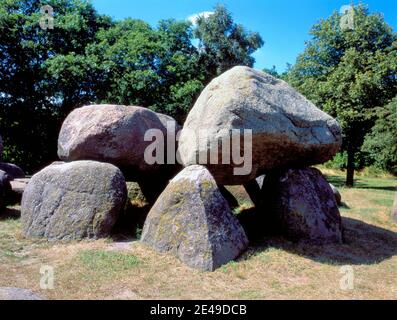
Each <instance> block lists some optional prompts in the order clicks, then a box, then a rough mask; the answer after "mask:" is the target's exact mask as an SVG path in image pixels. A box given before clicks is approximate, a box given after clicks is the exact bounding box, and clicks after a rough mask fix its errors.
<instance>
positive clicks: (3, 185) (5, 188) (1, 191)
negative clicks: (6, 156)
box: [0, 170, 11, 213]
mask: <svg viewBox="0 0 397 320" xmlns="http://www.w3.org/2000/svg"><path fill="white" fill-rule="evenodd" d="M10 192H11V185H10V180H9V178H8V176H7V174H6V173H5V172H4V171H2V170H0V210H3V209H4V207H5V206H6V205H7V204H8V202H9V196H10ZM0 213H1V212H0Z"/></svg>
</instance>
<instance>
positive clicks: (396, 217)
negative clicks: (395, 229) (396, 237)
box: [391, 192, 397, 223]
mask: <svg viewBox="0 0 397 320" xmlns="http://www.w3.org/2000/svg"><path fill="white" fill-rule="evenodd" d="M391 216H392V219H393V221H394V222H396V223H397V192H396V196H395V198H394V205H393V209H392V212H391Z"/></svg>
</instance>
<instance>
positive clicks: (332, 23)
mask: <svg viewBox="0 0 397 320" xmlns="http://www.w3.org/2000/svg"><path fill="white" fill-rule="evenodd" d="M353 12H354V16H353V17H354V25H353V28H352V29H345V28H341V17H342V16H341V15H340V14H338V13H336V12H335V13H334V14H333V15H332V16H331V17H330V18H328V19H326V20H322V21H321V22H320V23H318V24H316V25H315V26H314V27H313V28H312V30H311V35H312V39H311V40H310V41H309V42H308V43H307V44H306V49H305V51H304V53H303V54H301V55H300V56H299V57H298V59H297V62H296V64H295V66H294V67H293V68H292V69H291V70H290V73H289V75H288V81H289V82H290V83H291V84H292V85H293V86H295V87H296V88H297V89H298V90H299V91H300V92H302V93H303V94H304V95H306V96H307V97H308V98H309V99H311V100H312V101H313V102H314V103H315V104H317V105H318V106H319V107H320V108H322V109H323V110H324V111H326V112H328V113H329V114H330V115H332V116H334V117H336V118H337V120H338V121H339V122H340V124H341V126H342V129H343V139H344V142H343V149H344V150H345V151H346V152H347V155H348V157H347V158H348V159H347V177H346V185H347V186H353V184H354V170H355V167H354V163H355V157H356V154H357V152H358V151H359V150H360V149H361V146H362V144H363V140H364V137H365V135H366V134H367V133H368V132H369V130H370V129H371V128H372V126H373V124H374V120H375V112H374V110H375V108H376V107H379V106H383V105H385V104H386V103H387V102H388V101H390V99H392V98H393V97H394V96H395V95H396V93H397V85H396V77H397V41H396V40H397V37H396V34H394V33H393V31H392V28H391V27H390V26H389V25H387V24H386V22H385V21H384V19H383V17H382V16H381V15H380V14H369V12H368V9H367V8H366V7H365V6H363V5H359V6H356V7H354V8H353Z"/></svg>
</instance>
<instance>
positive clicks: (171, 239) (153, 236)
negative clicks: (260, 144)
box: [141, 166, 248, 271]
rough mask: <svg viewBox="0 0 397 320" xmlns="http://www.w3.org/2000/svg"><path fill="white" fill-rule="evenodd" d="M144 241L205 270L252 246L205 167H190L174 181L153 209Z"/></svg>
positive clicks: (145, 229)
mask: <svg viewBox="0 0 397 320" xmlns="http://www.w3.org/2000/svg"><path fill="white" fill-rule="evenodd" d="M141 240H142V242H143V243H146V244H148V245H150V246H151V247H152V248H154V249H155V250H157V251H159V252H171V253H173V254H174V255H175V256H177V257H178V258H179V259H180V260H181V261H182V262H184V263H185V264H187V265H188V266H190V267H192V268H196V269H200V270H205V271H213V270H215V269H217V268H219V267H220V266H222V265H223V264H226V263H228V262H229V261H231V260H233V259H235V258H236V257H238V256H239V255H240V254H241V253H242V252H243V251H244V250H245V249H246V248H247V246H248V239H247V236H246V234H245V232H244V230H243V228H242V226H241V225H240V223H239V222H238V220H237V218H236V217H235V216H234V215H233V214H232V212H231V210H230V207H229V205H228V203H227V201H226V200H225V199H224V198H223V196H222V194H221V192H220V191H219V189H218V186H217V184H216V182H215V180H214V178H213V177H212V176H211V174H210V173H209V172H208V170H207V169H206V168H204V167H202V166H191V167H188V168H185V169H184V170H183V171H182V172H180V173H179V174H178V175H177V176H176V177H175V178H174V179H172V180H171V182H170V184H169V185H168V186H167V188H166V189H165V190H164V192H163V193H162V194H161V196H160V197H159V199H158V200H157V202H156V203H155V204H154V206H153V208H152V209H151V210H150V212H149V215H148V217H147V219H146V222H145V226H144V228H143V232H142V239H141Z"/></svg>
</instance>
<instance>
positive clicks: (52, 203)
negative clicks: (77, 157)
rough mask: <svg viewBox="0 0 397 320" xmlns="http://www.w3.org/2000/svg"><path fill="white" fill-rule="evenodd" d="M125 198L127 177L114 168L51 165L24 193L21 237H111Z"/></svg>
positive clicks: (95, 164)
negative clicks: (22, 235)
mask: <svg viewBox="0 0 397 320" xmlns="http://www.w3.org/2000/svg"><path fill="white" fill-rule="evenodd" d="M126 197H127V188H126V183H125V179H124V177H123V174H122V173H121V171H120V170H119V169H118V168H116V167H115V166H113V165H111V164H107V163H100V162H94V161H76V162H71V163H65V164H59V165H50V166H48V167H46V168H44V169H43V170H42V171H40V172H39V173H37V174H35V175H34V176H33V177H32V178H31V180H30V181H29V184H28V185H27V187H26V189H25V192H24V193H23V197H22V205H21V216H22V225H23V234H24V235H25V236H27V237H44V238H47V239H49V240H79V239H83V238H93V239H97V238H103V237H107V236H109V235H110V233H111V230H112V227H113V226H114V224H115V222H116V220H117V218H118V216H119V214H120V212H121V211H122V210H123V208H124V205H125V202H126Z"/></svg>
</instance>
